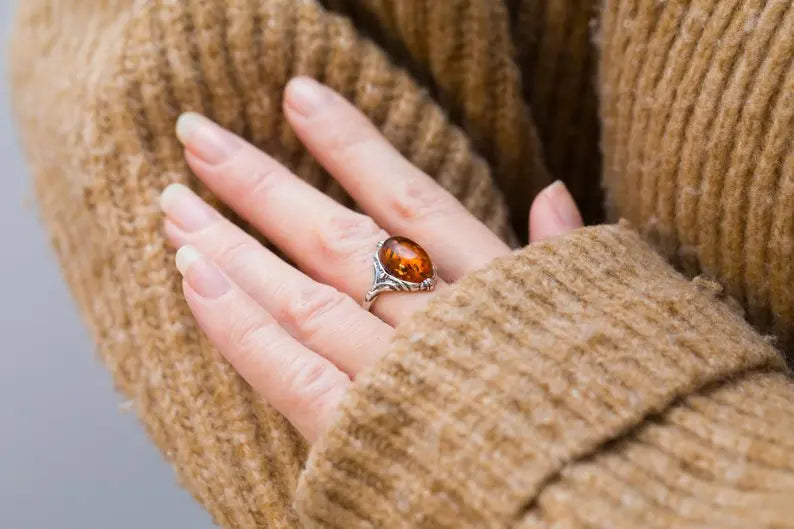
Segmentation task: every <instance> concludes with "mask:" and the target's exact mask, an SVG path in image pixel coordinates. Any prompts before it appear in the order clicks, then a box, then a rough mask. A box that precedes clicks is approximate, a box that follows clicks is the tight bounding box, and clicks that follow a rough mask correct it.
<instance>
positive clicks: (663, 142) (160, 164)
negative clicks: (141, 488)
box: [12, 0, 794, 529]
mask: <svg viewBox="0 0 794 529" xmlns="http://www.w3.org/2000/svg"><path fill="white" fill-rule="evenodd" d="M322 4H323V5H321V4H320V3H318V2H316V1H314V0H69V1H66V0H25V1H24V2H20V6H21V7H20V12H19V15H18V19H17V23H16V33H15V37H14V39H13V47H12V69H13V72H12V73H13V85H14V102H15V106H16V108H17V113H18V118H19V123H20V125H21V130H22V134H23V138H24V142H25V145H26V148H27V151H28V155H29V158H30V164H31V170H32V173H33V175H34V177H35V182H36V190H37V195H38V200H39V205H40V210H41V214H42V217H43V220H44V222H45V223H46V225H47V226H48V229H49V232H50V234H51V237H52V242H53V245H54V247H55V249H56V251H57V253H58V256H59V258H60V260H61V263H62V265H63V270H64V274H65V276H66V279H67V280H68V282H69V284H70V285H71V287H72V289H73V291H74V294H75V296H76V298H77V300H78V302H79V304H80V306H81V308H82V310H83V312H84V313H85V316H86V319H87V321H88V323H89V325H90V326H91V329H92V331H93V334H94V336H95V337H96V340H97V342H98V344H99V351H100V353H101V356H102V359H103V361H104V362H105V363H106V365H107V366H108V368H109V369H110V371H111V372H112V373H113V376H114V378H115V380H116V383H117V385H118V387H119V389H120V390H121V391H122V392H124V393H125V394H126V395H127V396H128V397H129V398H130V399H132V401H133V402H134V405H135V410H136V411H137V413H138V415H139V416H140V418H141V420H142V421H143V423H144V424H145V426H146V428H147V430H148V432H149V434H150V436H151V437H152V439H153V440H154V441H155V442H156V443H157V445H158V446H159V447H160V449H161V450H162V452H163V453H164V455H165V457H166V458H168V460H169V461H170V462H171V463H172V464H173V466H174V468H175V469H176V472H177V474H178V476H179V478H180V480H181V482H182V483H183V484H184V485H185V487H187V488H188V489H189V490H190V491H191V492H192V493H193V494H194V495H195V497H196V498H197V499H198V500H199V501H200V502H201V503H202V504H204V505H205V506H206V508H207V509H208V510H209V511H210V512H211V513H212V515H213V517H214V518H215V520H216V521H217V522H218V524H220V525H221V526H223V527H227V528H255V527H259V528H264V527H267V528H273V529H275V528H288V529H297V528H298V527H303V528H304V529H314V528H332V527H333V528H339V529H352V528H362V529H363V528H389V529H391V528H406V529H407V528H436V527H449V528H453V527H454V528H467V527H472V528H474V527H477V528H482V527H486V528H499V529H501V528H508V527H509V528H515V529H528V528H533V529H541V528H548V529H551V528H555V529H556V528H604V529H611V528H618V529H621V528H643V529H644V528H656V527H658V528H670V527H676V528H695V527H697V528H703V527H720V528H728V527H730V528H748V527H770V528H772V527H774V528H782V527H794V435H792V434H794V382H792V380H791V378H789V375H788V373H787V372H786V371H785V367H784V363H783V361H782V359H781V353H782V354H786V353H789V354H790V353H791V352H792V351H793V350H794V349H792V347H794V267H792V257H794V256H793V255H792V254H793V253H794V140H793V139H792V138H794V134H792V130H794V3H792V2H791V0H766V1H764V0H665V1H660V0H605V1H604V2H603V5H602V4H601V2H595V1H594V0H449V1H438V0H399V1H398V0H355V1H354V0H349V1H347V0H326V1H325V2H323V3H322ZM296 74H307V75H311V76H314V77H316V78H318V79H319V80H321V81H323V82H326V83H328V84H329V85H330V86H332V87H333V88H335V89H337V90H339V91H340V92H342V93H343V94H344V95H345V96H347V97H348V98H350V99H351V100H352V101H353V102H354V103H355V104H356V105H357V106H358V107H359V108H361V109H362V110H363V111H364V112H365V113H366V114H367V115H368V116H369V117H370V118H371V119H372V120H373V121H374V122H375V123H376V125H377V126H378V127H380V129H381V130H382V131H383V132H384V133H385V134H386V136H388V138H389V139H390V140H391V141H392V142H393V143H394V144H395V145H396V146H397V147H398V148H399V149H400V150H401V151H402V152H403V153H405V155H406V156H408V157H409V158H410V159H411V160H412V161H413V162H414V163H415V164H417V165H418V166H419V167H421V168H422V169H423V170H425V171H426V172H428V174H430V175H432V176H433V177H434V178H436V179H437V180H438V181H439V182H440V183H441V184H442V185H443V186H444V187H446V188H447V189H449V190H450V191H451V192H452V193H453V194H454V195H455V196H456V197H458V198H459V199H460V200H461V202H462V203H463V204H465V205H466V207H468V208H469V209H470V210H471V211H472V213H474V214H475V215H476V216H478V217H479V218H481V219H482V220H483V221H484V222H485V223H486V224H487V225H488V226H489V227H491V228H492V229H493V230H494V231H495V232H496V233H498V234H499V235H500V236H502V237H503V238H505V239H506V240H509V241H511V242H514V243H517V242H519V241H521V240H523V238H524V236H525V234H524V233H523V229H524V228H523V227H524V226H525V225H526V211H527V208H528V205H529V203H530V201H531V198H532V195H533V193H534V192H535V191H536V190H538V189H539V188H540V187H542V186H543V185H545V184H546V183H548V182H549V181H550V180H551V179H553V178H561V179H563V180H565V181H566V182H567V183H568V185H569V187H570V188H571V189H572V190H573V192H574V194H575V196H576V198H577V200H578V202H579V203H580V204H581V205H582V207H583V209H584V211H585V212H586V216H587V217H588V218H589V219H590V220H591V221H593V220H595V221H597V220H600V219H601V215H602V211H603V210H602V204H604V203H605V204H606V206H607V207H606V212H607V218H609V219H612V221H615V220H617V219H618V218H619V217H625V218H626V219H628V221H629V222H630V223H631V225H632V226H634V227H635V228H636V229H637V231H634V228H632V227H631V226H630V225H629V224H628V223H627V222H623V223H620V224H613V225H602V226H599V227H592V228H586V229H583V230H579V231H577V232H575V233H573V234H571V235H570V236H567V237H564V238H560V239H557V240H552V241H548V242H544V243H542V244H538V245H533V246H530V247H527V248H525V249H523V250H520V251H517V252H516V253H514V254H513V255H511V256H508V257H505V258H503V259H499V260H497V261H496V262H494V263H491V264H490V265H489V266H488V267H487V268H486V269H484V270H482V271H479V272H476V273H473V274H471V275H470V276H468V277H466V278H464V279H462V280H461V281H460V282H459V283H457V284H456V285H454V286H453V287H452V288H449V289H447V290H446V291H445V292H443V293H440V294H439V295H438V296H437V297H436V298H435V300H434V301H433V302H431V304H430V306H429V307H427V309H426V310H423V311H421V312H420V313H418V314H416V315H415V316H414V317H413V318H412V319H411V320H410V321H408V322H406V323H405V324H403V325H402V326H401V327H400V328H399V329H398V332H397V336H396V338H395V339H394V341H393V343H392V344H391V347H390V349H389V350H388V351H385V352H384V356H383V357H382V360H381V361H380V362H379V363H378V364H377V365H376V366H375V367H374V368H373V369H371V370H370V371H368V372H367V373H365V374H363V375H362V376H360V377H359V378H358V379H357V380H356V381H355V383H354V385H353V388H352V390H351V391H350V392H349V394H348V396H347V397H346V399H345V401H344V402H343V405H342V408H341V410H340V412H339V414H338V416H337V417H336V420H335V423H334V424H333V425H332V427H331V428H330V430H329V431H328V432H327V433H326V434H325V435H324V436H323V437H322V438H321V439H320V440H319V442H318V443H317V444H316V445H315V446H313V447H312V448H311V450H309V449H308V448H307V446H306V445H305V444H304V443H303V442H302V440H301V439H300V438H299V436H298V435H297V434H296V432H295V431H294V430H293V429H292V428H291V427H290V426H289V425H288V424H287V422H286V421H285V420H284V419H283V418H281V417H280V416H279V415H278V414H276V413H275V412H274V411H273V410H272V409H271V408H269V407H268V406H267V405H265V404H264V403H263V402H262V401H261V400H260V399H259V398H257V396H256V395H254V394H253V392H252V391H251V390H250V388H249V387H248V386H247V385H246V384H245V383H244V382H242V381H241V379H240V378H239V377H238V376H237V375H236V374H235V373H234V372H233V370H232V369H231V368H230V367H229V366H228V365H227V364H226V363H225V362H223V361H222V360H221V359H220V358H219V357H218V355H216V354H215V353H214V351H213V350H212V348H211V346H210V345H209V344H208V342H207V341H206V339H205V338H204V337H203V336H202V335H201V334H200V332H199V331H198V329H197V327H196V325H195V324H194V322H193V320H192V318H191V316H190V314H189V311H188V309H187V307H186V305H185V303H184V301H183V300H182V298H181V295H180V290H179V278H178V276H177V273H176V271H175V270H174V268H173V266H172V258H173V255H172V254H171V252H170V250H169V249H168V247H167V245H166V243H165V240H164V238H163V236H162V234H161V232H160V225H161V220H162V219H161V217H160V213H159V211H158V208H157V204H156V197H157V195H158V193H159V191H160V190H161V189H162V188H163V187H164V186H165V185H166V184H167V183H169V182H172V181H183V182H186V183H189V184H190V185H193V186H194V187H195V186H197V183H196V181H195V180H194V179H193V178H192V177H191V176H190V173H189V171H188V169H187V168H186V166H185V164H184V161H183V159H182V156H181V149H180V147H179V144H178V143H177V141H176V139H175V138H174V136H173V133H172V130H173V125H174V120H175V119H176V117H177V115H178V114H179V113H180V112H181V111H186V110H196V111H199V112H203V113H206V114H208V115H210V116H211V117H213V118H214V119H216V120H218V121H220V122H221V123H222V124H224V125H225V126H228V127H229V128H231V129H232V130H234V131H236V132H238V133H241V134H243V135H244V136H245V137H247V138H248V139H250V140H251V141H252V142H254V143H255V144H257V145H259V146H261V147H262V148H264V149H266V150H267V151H268V152H269V153H271V154H273V155H275V156H276V157H278V158H279V159H280V160H282V161H283V162H284V163H286V164H287V165H289V166H290V167H291V168H292V169H294V170H295V171H296V172H297V173H298V174H300V175H301V176H302V177H303V178H305V179H307V180H308V181H310V182H312V183H313V184H314V185H316V186H318V187H319V188H320V189H322V190H324V191H325V192H327V193H328V194H330V195H332V196H334V197H336V198H338V199H339V200H342V201H345V202H349V199H348V198H347V197H345V196H344V195H343V193H342V192H341V191H340V189H339V187H338V186H337V185H336V184H334V183H333V182H332V181H331V180H330V179H329V178H328V176H327V175H326V174H325V173H324V172H323V171H322V170H321V169H320V168H318V166H317V164H316V163H314V162H313V161H312V159H311V158H310V157H309V156H308V155H307V153H306V152H305V151H304V150H303V149H302V148H301V146H300V144H299V143H298V141H297V140H296V138H295V136H294V135H293V134H292V132H291V131H290V130H289V128H288V127H287V126H286V123H285V121H284V117H283V115H282V113H281V110H280V108H281V106H280V99H281V92H282V89H283V87H284V85H285V83H286V82H287V80H288V79H289V78H290V77H291V76H293V75H296ZM599 147H600V149H599ZM601 175H603V178H600V176H601ZM599 181H600V182H601V184H603V186H604V189H605V191H606V193H605V197H602V193H601V187H600V185H599ZM202 192H204V194H205V195H206V192H205V191H203V190H202ZM642 239H645V241H649V242H650V243H651V244H652V245H653V247H654V248H655V249H652V247H651V246H648V244H647V243H646V242H643V240H642ZM671 265H672V266H671ZM674 267H676V268H677V269H678V270H679V271H681V272H683V273H684V274H685V275H681V274H680V273H679V272H678V271H676V268H674ZM687 277H689V278H693V277H694V280H691V279H687ZM748 322H749V323H748Z"/></svg>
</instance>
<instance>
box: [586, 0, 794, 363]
mask: <svg viewBox="0 0 794 529" xmlns="http://www.w3.org/2000/svg"><path fill="white" fill-rule="evenodd" d="M793 35H794V3H792V2H790V1H789V0H769V1H766V2H764V1H747V2H745V1H739V0H724V1H718V2H714V1H705V2H703V1H693V2H680V1H671V2H657V1H655V0H647V1H612V2H607V4H606V6H605V8H604V11H603V13H602V19H601V31H600V41H601V49H602V53H601V65H600V74H599V75H600V77H601V80H600V84H599V87H600V96H601V99H600V101H601V103H600V104H601V117H602V123H603V129H604V134H603V138H602V143H603V150H604V156H605V160H604V167H605V173H604V180H605V183H606V187H607V189H608V190H609V201H608V204H609V209H611V213H612V215H611V216H612V217H613V218H616V217H617V216H624V217H626V218H628V219H630V220H631V221H632V222H633V223H634V224H635V225H637V226H638V227H639V228H640V229H641V230H642V232H643V233H644V234H645V235H646V237H648V238H649V239H650V240H652V241H654V242H655V244H656V245H657V246H658V247H659V248H660V249H661V250H662V251H663V252H664V254H665V255H667V256H668V257H669V258H670V259H671V260H673V262H675V263H676V264H678V265H679V266H681V267H683V268H684V269H685V270H686V271H687V272H689V273H690V274H695V273H698V272H700V271H703V272H706V273H708V274H709V275H711V276H712V277H715V278H716V279H718V280H719V281H720V282H721V283H722V284H723V285H725V287H726V289H727V292H728V293H729V294H730V295H731V296H733V297H734V298H735V299H737V300H738V301H740V302H741V303H742V304H743V305H744V306H745V307H746V309H747V314H748V317H749V318H750V320H751V321H753V322H754V323H755V324H756V325H758V326H759V327H760V328H762V329H765V330H769V331H773V332H775V333H776V334H777V335H778V336H779V337H780V339H781V343H782V344H783V346H784V347H785V348H786V349H790V348H791V347H792V345H794V326H793V325H792V321H793V319H794V289H792V284H794V267H792V259H794V215H792V211H794V135H792V133H791V131H792V130H794V37H792V36H793Z"/></svg>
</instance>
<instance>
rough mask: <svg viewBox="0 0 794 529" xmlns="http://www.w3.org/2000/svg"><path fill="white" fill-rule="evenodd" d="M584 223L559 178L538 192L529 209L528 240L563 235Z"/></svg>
mask: <svg viewBox="0 0 794 529" xmlns="http://www.w3.org/2000/svg"><path fill="white" fill-rule="evenodd" d="M583 225H584V222H583V221H582V215H581V213H579V208H577V207H576V203H575V202H574V200H573V197H572V196H571V194H570V193H569V192H568V188H567V187H565V184H563V183H562V182H561V181H560V180H557V181H556V182H554V183H553V184H551V185H550V186H548V187H547V188H546V189H544V190H543V191H541V192H540V193H538V196H537V197H535V200H534V202H532V207H531V208H530V210H529V240H530V242H536V241H542V240H544V239H550V238H552V237H558V236H560V235H564V234H566V233H568V232H569V231H572V230H575V229H577V228H580V227H582V226H583Z"/></svg>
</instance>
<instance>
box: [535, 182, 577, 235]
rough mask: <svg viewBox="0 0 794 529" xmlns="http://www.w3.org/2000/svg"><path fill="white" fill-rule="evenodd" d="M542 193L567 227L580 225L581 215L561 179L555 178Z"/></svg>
mask: <svg viewBox="0 0 794 529" xmlns="http://www.w3.org/2000/svg"><path fill="white" fill-rule="evenodd" d="M544 193H545V194H546V198H547V199H548V200H549V204H550V205H551V209H552V210H553V211H554V213H555V214H556V215H557V218H558V220H559V221H560V222H561V223H562V224H563V225H564V226H567V227H569V228H578V227H580V226H582V224H583V222H582V215H581V214H580V213H579V208H577V207H576V202H574V200H573V197H572V196H571V193H570V192H569V191H568V188H567V187H565V184H564V183H563V182H562V180H557V181H556V182H554V183H553V184H551V185H550V186H549V187H547V188H546V190H545V191H544Z"/></svg>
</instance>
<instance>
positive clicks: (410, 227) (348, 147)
mask: <svg viewBox="0 0 794 529" xmlns="http://www.w3.org/2000/svg"><path fill="white" fill-rule="evenodd" d="M284 109H285V114H286V116H287V119H288V120H289V122H290V124H291V125H292V127H293V128H294V129H295V132H296V133H297V134H298V136H299V137H300V139H301V140H302V141H303V143H304V144H305V145H306V147H307V148H308V149H309V150H310V151H311V152H312V154H314V156H315V158H317V160H318V161H319V162H320V163H321V164H322V165H323V167H325V168H326V169H327V170H328V171H329V172H330V173H331V174H332V175H333V176H334V178H336V180H337V181H339V183H340V184H341V185H342V187H344V188H345V190H347V192H348V193H350V195H351V196H352V197H353V198H354V199H355V200H356V202H357V203H358V204H359V205H360V206H361V208H362V209H363V210H364V211H365V212H366V213H367V214H369V215H370V216H371V217H372V218H373V219H374V220H375V222H377V223H378V224H379V225H381V226H383V228H384V229H386V230H387V231H389V232H391V233H394V234H400V235H405V236H407V237H409V238H411V239H414V240H417V241H421V243H422V245H423V246H424V247H425V249H426V250H428V252H429V253H430V255H432V256H433V257H434V259H435V261H436V264H437V266H438V268H439V271H440V273H441V275H442V277H444V278H446V279H447V280H449V281H454V280H456V279H457V278H459V277H460V276H462V275H464V274H466V273H468V272H470V271H472V270H475V269H477V268H480V267H481V266H483V265H485V264H486V263H487V262H488V261H490V260H492V259H493V258H495V257H499V256H501V255H505V254H507V253H508V252H509V251H510V249H509V247H508V246H507V245H506V244H505V243H504V242H502V240H500V239H499V237H497V236H496V235H494V233H493V232H491V231H490V230H489V229H488V228H487V227H486V226H485V225H484V224H483V223H481V222H480V221H479V220H478V219H477V218H475V217H474V216H473V215H472V214H471V213H469V212H468V211H467V210H466V208H465V207H463V205H462V204H461V203H460V202H458V201H457V200H456V199H455V197H453V196H452V195H451V194H449V193H448V192H447V191H446V190H444V189H443V188H442V187H441V186H439V185H438V184H437V183H436V182H435V181H434V180H433V179H432V178H430V177H429V176H428V175H426V174H425V173H424V172H422V171H420V170H419V169H417V168H416V167H414V166H413V165H412V164H411V163H410V162H409V161H408V160H406V159H405V158H404V157H403V156H402V155H401V154H400V153H399V152H398V151H397V150H396V149H395V148H394V147H393V146H392V145H391V144H390V143H389V142H388V141H387V140H386V139H385V138H384V137H383V136H382V135H381V134H380V132H379V131H378V130H377V129H376V128H375V127H374V126H373V125H372V124H371V123H370V122H369V120H368V119H367V118H366V117H365V116H364V115H363V114H362V113H361V112H359V111H358V110H357V109H356V108H355V107H354V106H353V105H351V104H350V103H349V102H347V101H346V100H345V99H344V98H343V97H342V96H340V95H339V94H337V93H336V92H334V91H333V90H331V89H330V88H327V87H325V86H323V85H322V84H320V83H318V82H316V81H314V80H313V79H310V78H308V77H297V78H295V79H293V80H292V81H290V83H289V84H288V85H287V89H286V92H285V97H284Z"/></svg>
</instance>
